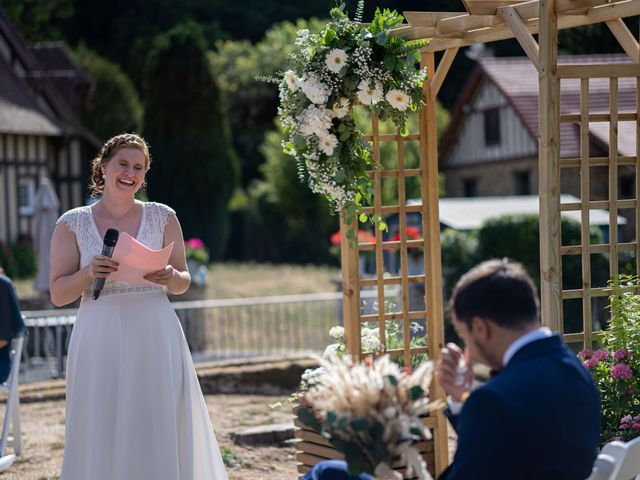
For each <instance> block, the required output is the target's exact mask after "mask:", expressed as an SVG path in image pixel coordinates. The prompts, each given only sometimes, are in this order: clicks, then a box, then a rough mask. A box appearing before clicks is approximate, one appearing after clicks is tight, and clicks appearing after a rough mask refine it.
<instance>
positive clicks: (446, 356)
mask: <svg viewBox="0 0 640 480" xmlns="http://www.w3.org/2000/svg"><path fill="white" fill-rule="evenodd" d="M436 378H437V379H438V383H440V385H441V386H442V388H443V389H444V391H445V392H446V393H447V395H450V396H451V398H452V399H453V400H454V401H456V402H464V401H465V400H466V399H467V397H468V396H469V392H470V391H471V382H472V381H473V369H472V368H471V359H470V358H468V350H467V352H463V351H462V350H460V347H458V346H457V345H456V344H455V343H448V344H447V346H446V347H444V348H443V349H442V350H441V352H440V359H439V360H438V364H437V365H436Z"/></svg>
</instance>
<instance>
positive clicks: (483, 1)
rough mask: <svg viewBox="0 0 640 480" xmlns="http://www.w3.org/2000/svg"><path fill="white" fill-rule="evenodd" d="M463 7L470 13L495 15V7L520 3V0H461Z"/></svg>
mask: <svg viewBox="0 0 640 480" xmlns="http://www.w3.org/2000/svg"><path fill="white" fill-rule="evenodd" d="M462 3H463V5H464V8H466V9H467V11H468V12H469V13H470V14H472V15H495V13H496V9H498V8H499V7H504V6H508V5H515V4H517V3H521V1H520V0H462Z"/></svg>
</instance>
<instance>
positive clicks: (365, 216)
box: [360, 213, 369, 223]
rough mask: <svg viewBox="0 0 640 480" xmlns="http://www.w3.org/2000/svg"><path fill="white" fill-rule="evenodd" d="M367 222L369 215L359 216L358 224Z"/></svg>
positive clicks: (362, 214)
mask: <svg viewBox="0 0 640 480" xmlns="http://www.w3.org/2000/svg"><path fill="white" fill-rule="evenodd" d="M367 220H369V215H367V214H366V213H361V214H360V223H365V222H366V221H367Z"/></svg>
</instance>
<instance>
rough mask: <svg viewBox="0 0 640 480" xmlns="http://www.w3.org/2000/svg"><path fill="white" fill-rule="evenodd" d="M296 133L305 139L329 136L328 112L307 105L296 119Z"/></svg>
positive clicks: (329, 120) (329, 121) (329, 116)
mask: <svg viewBox="0 0 640 480" xmlns="http://www.w3.org/2000/svg"><path fill="white" fill-rule="evenodd" d="M297 120H298V131H299V132H300V133H301V134H302V135H304V136H305V137H309V136H311V135H318V136H326V135H329V129H330V128H331V115H330V114H329V110H327V109H325V108H321V107H317V106H315V105H309V106H308V107H307V108H305V109H304V110H303V111H302V113H301V114H300V115H298V117H297Z"/></svg>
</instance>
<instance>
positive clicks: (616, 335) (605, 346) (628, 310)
mask: <svg viewBox="0 0 640 480" xmlns="http://www.w3.org/2000/svg"><path fill="white" fill-rule="evenodd" d="M611 286H612V289H613V294H612V295H611V297H610V299H609V300H610V304H609V307H610V309H611V321H610V323H609V326H608V328H607V329H606V330H604V332H603V335H602V338H601V348H600V349H598V350H595V351H591V350H582V351H581V352H580V353H578V357H579V358H580V359H581V361H582V363H583V365H584V366H585V367H586V368H587V369H588V370H589V371H590V372H591V374H592V375H593V378H594V380H595V382H596V385H597V387H598V390H599V391H600V397H601V403H602V406H601V408H602V432H601V436H600V442H601V443H602V444H604V443H606V442H608V441H610V440H614V439H616V440H623V441H629V440H631V439H632V438H635V437H638V436H640V379H639V378H638V375H639V374H640V295H639V294H638V293H636V292H638V290H637V287H638V286H640V285H639V283H638V279H637V278H635V277H629V276H621V277H620V280H619V281H618V282H616V283H612V285H611Z"/></svg>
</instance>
